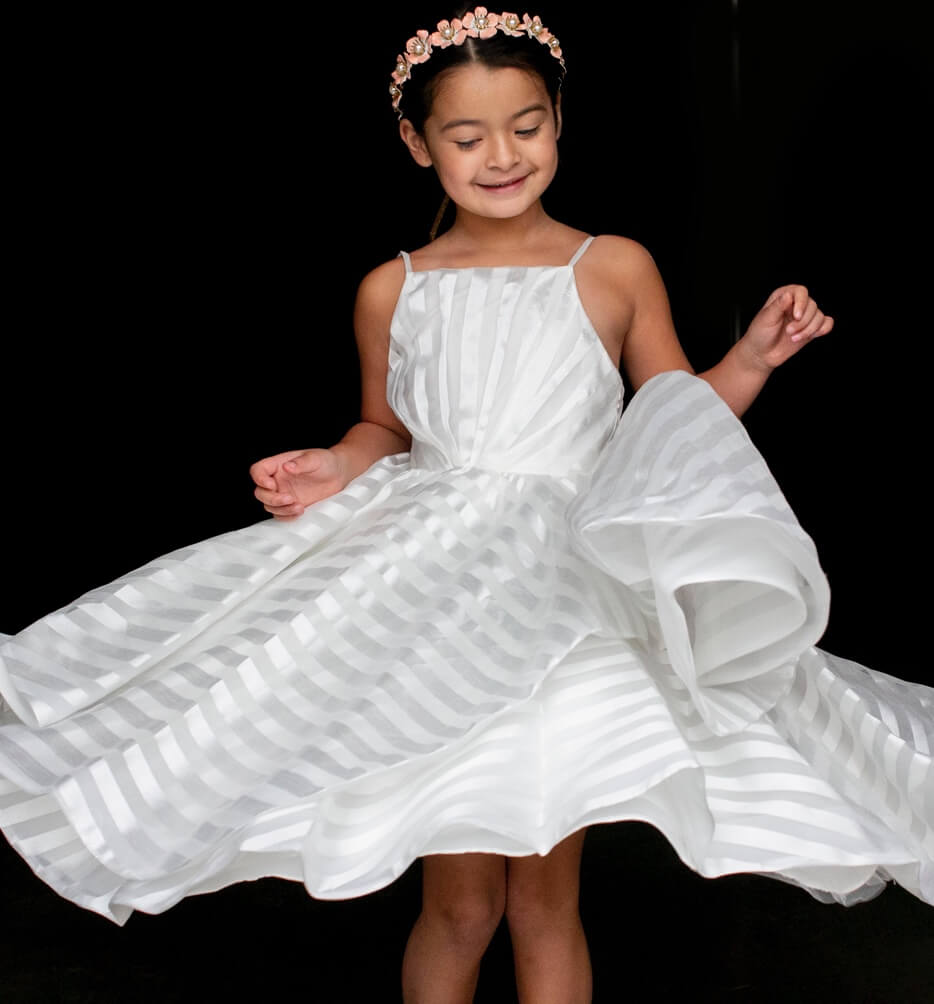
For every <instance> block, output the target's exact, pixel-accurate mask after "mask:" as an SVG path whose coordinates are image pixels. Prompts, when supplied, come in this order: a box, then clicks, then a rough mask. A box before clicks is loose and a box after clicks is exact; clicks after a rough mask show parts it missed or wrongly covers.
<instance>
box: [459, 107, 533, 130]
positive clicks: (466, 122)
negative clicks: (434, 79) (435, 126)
mask: <svg viewBox="0 0 934 1004" xmlns="http://www.w3.org/2000/svg"><path fill="white" fill-rule="evenodd" d="M547 111H548V109H547V108H546V107H545V106H544V105H543V104H541V103H540V102H539V103H538V104H534V105H529V106H528V108H523V109H522V111H521V112H516V114H515V115H513V116H511V118H513V119H521V118H522V116H523V115H528V114H529V112H547ZM478 125H483V121H482V119H454V120H453V121H452V122H448V123H446V124H445V125H443V126H442V127H441V129H440V132H447V131H448V130H449V129H456V128H457V127H458V126H478Z"/></svg>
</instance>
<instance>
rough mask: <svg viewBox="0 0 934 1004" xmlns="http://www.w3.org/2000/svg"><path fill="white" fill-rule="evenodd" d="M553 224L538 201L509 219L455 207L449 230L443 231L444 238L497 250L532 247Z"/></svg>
mask: <svg viewBox="0 0 934 1004" xmlns="http://www.w3.org/2000/svg"><path fill="white" fill-rule="evenodd" d="M554 226H555V221H554V220H553V219H552V218H551V217H550V216H549V215H548V214H547V213H546V212H545V210H544V208H543V207H542V204H541V202H536V203H535V205H534V206H529V208H528V209H527V210H526V211H525V212H524V213H522V215H521V216H516V217H512V218H510V219H503V220H499V219H492V218H490V217H488V216H477V215H475V214H474V213H470V212H467V211H466V210H464V209H461V208H460V207H458V209H457V217H456V219H455V221H454V225H453V226H452V227H451V229H450V230H449V231H448V232H447V233H446V234H444V237H445V239H446V240H447V241H450V242H451V243H456V244H458V245H462V246H464V247H465V248H466V247H469V248H472V249H475V250H478V251H481V250H486V249H487V248H493V247H495V248H496V249H497V250H508V249H511V248H512V249H521V248H528V247H534V246H536V245H537V244H539V243H540V242H541V240H542V238H543V237H544V236H545V235H546V234H547V233H548V231H549V230H551V229H552V228H553V227H554Z"/></svg>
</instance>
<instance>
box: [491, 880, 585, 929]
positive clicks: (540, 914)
mask: <svg viewBox="0 0 934 1004" xmlns="http://www.w3.org/2000/svg"><path fill="white" fill-rule="evenodd" d="M505 912H506V922H507V923H508V925H509V931H510V933H511V934H512V935H514V936H516V935H518V936H524V937H535V936H537V935H542V934H545V933H548V932H551V931H555V930H557V929H560V928H566V927H573V926H575V925H577V924H579V923H580V913H579V907H578V890H577V887H576V886H575V887H573V888H570V889H567V888H560V887H555V886H553V885H549V884H547V883H545V882H538V881H512V880H510V882H509V884H508V886H507V889H506V911H505Z"/></svg>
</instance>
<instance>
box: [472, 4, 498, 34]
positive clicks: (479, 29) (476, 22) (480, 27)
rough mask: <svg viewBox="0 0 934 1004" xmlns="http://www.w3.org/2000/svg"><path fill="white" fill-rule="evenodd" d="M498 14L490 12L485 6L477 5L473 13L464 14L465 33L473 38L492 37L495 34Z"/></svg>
mask: <svg viewBox="0 0 934 1004" xmlns="http://www.w3.org/2000/svg"><path fill="white" fill-rule="evenodd" d="M498 23H499V14H491V13H490V12H489V11H488V10H487V9H486V7H477V8H476V10H474V11H473V13H471V12H469V11H468V13H466V14H465V15H464V27H465V28H466V29H467V34H468V35H472V36H473V37H474V38H492V37H493V36H494V35H495V34H496V25H497V24H498Z"/></svg>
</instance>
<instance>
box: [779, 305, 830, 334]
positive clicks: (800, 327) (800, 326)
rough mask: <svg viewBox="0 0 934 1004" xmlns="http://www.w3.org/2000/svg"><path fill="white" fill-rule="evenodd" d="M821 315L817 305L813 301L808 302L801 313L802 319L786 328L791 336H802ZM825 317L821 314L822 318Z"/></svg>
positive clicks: (792, 322)
mask: <svg viewBox="0 0 934 1004" xmlns="http://www.w3.org/2000/svg"><path fill="white" fill-rule="evenodd" d="M819 313H820V311H818V309H817V304H816V303H815V302H814V301H813V300H808V302H807V304H806V306H805V308H804V310H803V311H801V314H800V319H799V320H796V321H791V322H790V323H789V324H788V325H787V326H786V328H785V330H786V331H787V332H788V334H790V335H794V334H800V333H802V332H803V331H804V330H805V329H806V328H808V327H809V326H810V325H811V322H812V321H813V320H814V318H815V317H816V316H817V315H818V314H819ZM823 316H824V315H823V314H821V317H823Z"/></svg>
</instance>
